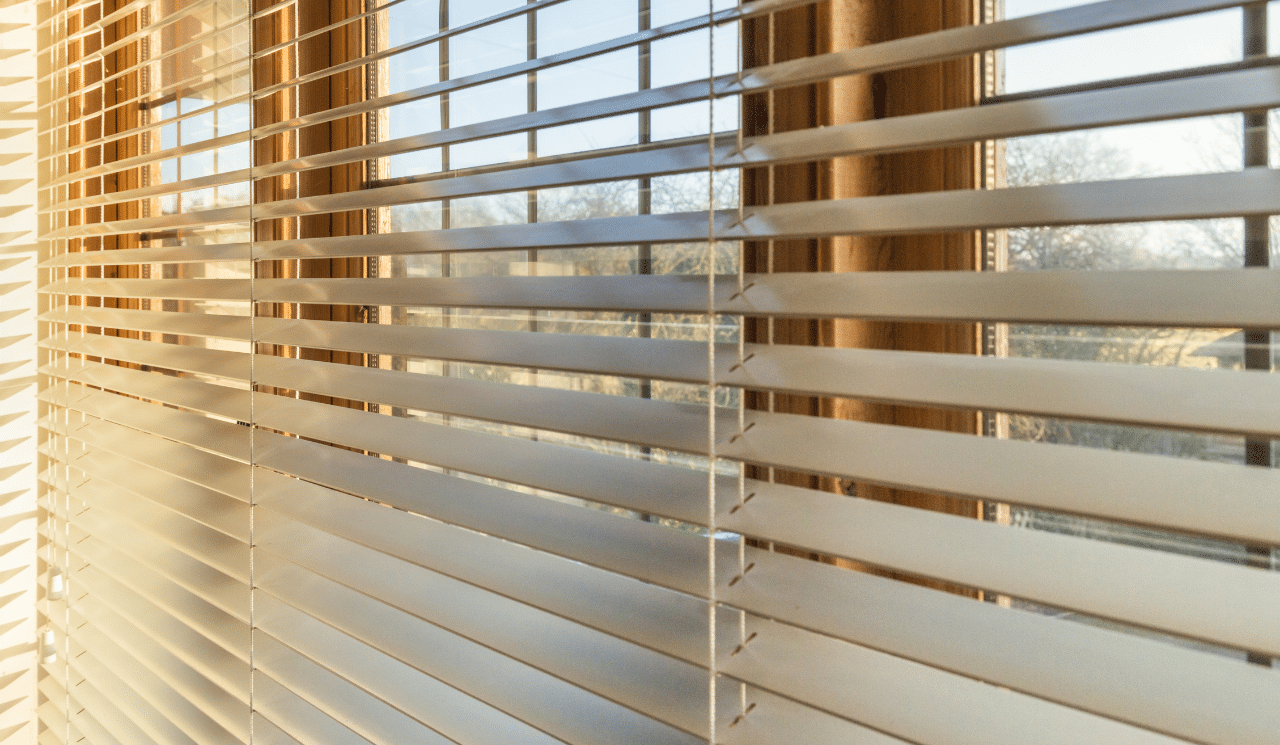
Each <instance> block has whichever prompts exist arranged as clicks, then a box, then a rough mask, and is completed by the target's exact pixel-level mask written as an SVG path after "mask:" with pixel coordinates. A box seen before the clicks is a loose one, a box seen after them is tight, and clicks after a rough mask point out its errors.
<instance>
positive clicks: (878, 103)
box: [743, 0, 981, 517]
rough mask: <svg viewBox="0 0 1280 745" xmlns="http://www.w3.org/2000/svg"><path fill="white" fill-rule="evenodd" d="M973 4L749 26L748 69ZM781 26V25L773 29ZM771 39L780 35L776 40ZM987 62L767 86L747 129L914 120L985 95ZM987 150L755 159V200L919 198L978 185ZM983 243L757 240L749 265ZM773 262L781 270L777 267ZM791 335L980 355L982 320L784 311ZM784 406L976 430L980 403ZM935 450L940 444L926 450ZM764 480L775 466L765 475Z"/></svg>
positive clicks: (783, 338)
mask: <svg viewBox="0 0 1280 745" xmlns="http://www.w3.org/2000/svg"><path fill="white" fill-rule="evenodd" d="M977 19H978V7H977V3H976V2H974V1H973V0H828V2H823V3H818V4H815V5H811V6H806V7H802V8H797V9H794V10H789V11H786V12H783V13H778V14H775V15H774V16H772V17H765V18H760V19H757V20H753V21H750V22H748V23H747V24H746V27H745V32H744V57H745V59H744V65H745V66H748V67H751V66H756V65H762V64H767V63H768V62H769V61H770V60H771V59H772V61H778V62H780V61H784V60H788V59H794V58H799V57H805V56H810V55H815V54H822V53H825V52H830V51H836V50H839V49H846V48H851V47H857V46H862V45H866V44H871V43H875V42H880V41H888V40H891V39H896V38H901V37H905V36H914V35H917V34H922V33H927V32H929V31H935V30H940V29H944V28H950V27H954V26H961V25H968V24H972V23H975V22H976V20H977ZM771 25H772V28H771ZM771 37H772V38H771ZM978 73H979V69H978V63H977V60H976V58H975V59H964V60H958V61H954V62H948V63H941V64H933V65H927V66H922V67H917V68H912V69H907V70H900V71H894V72H890V73H886V74H877V75H862V76H852V77H846V78H842V79H839V80H835V81H830V82H826V83H821V84H815V85H806V86H799V87H795V88H789V89H785V90H780V91H777V92H775V93H773V94H772V95H768V94H760V95H755V96H752V97H750V98H749V99H748V100H747V101H746V102H745V103H744V127H745V128H746V134H748V135H756V134H764V133H767V132H769V131H775V132H783V131H789V130H796V129H806V128H811V127H819V126H825V125H833V124H842V123H846V122H853V121H863V120H868V119H874V118H884V117H892V116H902V115H906V114H915V113H922V112H928V111H937V110H942V109H950V108H958V107H961V106H972V105H976V103H977V102H978V98H979V88H978V86H979V82H980V81H979V74H978ZM980 165H981V161H980V151H979V149H978V147H977V146H965V147H953V148H946V149H938V150H930V151H923V152H912V153H902V154H893V155H882V156H871V157H860V158H836V159H832V160H827V161H821V162H816V163H805V164H798V165H789V166H782V167H777V168H773V169H755V170H752V171H748V172H746V173H745V174H744V178H743V195H744V200H745V202H746V204H748V205H762V204H776V203H785V202H799V201H813V200H827V199H843V198H849V197H859V196H872V195H879V194H907V193H915V192H927V191H940V190H952V189H973V188H978V187H979V185H980V181H979V179H980V176H981V170H980ZM980 248H981V243H980V239H979V236H978V235H977V234H975V233H962V234H947V235H922V236H891V237H890V236H886V237H876V236H870V237H841V238H833V239H820V240H794V241H777V242H775V243H774V245H773V247H772V254H773V255H772V258H770V255H769V254H770V247H769V245H768V244H767V243H764V242H754V243H749V244H748V245H747V246H746V247H745V250H744V261H745V265H746V270H747V271H748V272H766V271H775V272H852V271H919V270H939V269H947V270H961V271H974V270H977V269H979V268H980V266H981V264H980V260H981V254H980ZM770 265H771V266H770ZM747 335H748V340H749V341H755V342H764V341H767V340H768V336H769V334H768V327H767V323H766V321H765V320H764V319H748V323H747ZM773 339H774V341H775V343H779V344H801V345H813V346H833V347H862V348H874V349H899V350H917V351H931V352H954V353H961V354H977V353H978V352H979V351H980V347H979V344H980V337H979V331H978V328H977V327H976V326H974V325H971V324H952V325H944V324H920V323H886V322H870V321H860V320H836V321H816V320H815V321H807V320H790V321H784V320H777V321H775V324H774V333H773ZM768 405H769V404H768V400H767V397H766V396H764V395H763V394H753V395H749V396H748V406H749V407H752V408H767V407H768ZM774 408H775V410H778V411H784V412H791V413H798V414H806V415H811V416H824V417H835V418H842V419H856V420H863V421H872V422H880V423H885V424H898V425H906V426H913V427H925V428H930V429H942V430H951V431H958V432H971V433H976V432H978V431H979V416H978V414H977V413H976V412H963V411H942V410H936V409H919V408H912V407H905V406H888V405H881V404H872V403H867V402H859V401H847V400H831V399H820V398H813V397H804V396H778V397H776V400H775V402H774ZM920 457H921V458H928V457H929V454H928V453H920ZM756 475H757V476H763V474H756ZM776 477H777V480H778V481H780V482H784V483H791V484H796V485H801V486H806V487H809V488H817V489H824V490H833V491H835V490H839V491H846V492H854V491H856V493H857V494H858V495H859V496H863V497H870V498H873V499H879V500H885V501H891V502H897V503H900V504H908V505H912V506H915V507H921V508H926V509H931V510H939V511H943V512H948V513H953V514H957V515H965V516H971V517H976V516H977V515H978V514H979V510H978V506H977V505H975V504H974V503H973V502H971V501H966V500H959V499H952V498H948V497H941V496H937V495H931V494H919V493H914V492H907V491H903V490H899V489H891V488H887V487H882V486H878V485H871V484H856V485H855V484H850V483H838V482H837V481H836V480H835V479H829V478H818V477H813V476H809V475H805V474H788V473H779V474H776Z"/></svg>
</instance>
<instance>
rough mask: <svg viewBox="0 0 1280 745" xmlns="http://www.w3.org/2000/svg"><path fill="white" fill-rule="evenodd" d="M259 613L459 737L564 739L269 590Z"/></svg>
mask: <svg viewBox="0 0 1280 745" xmlns="http://www.w3.org/2000/svg"><path fill="white" fill-rule="evenodd" d="M256 602H257V606H256V608H255V619H256V622H257V624H258V627H259V628H260V629H262V631H263V632H265V633H267V634H271V635H272V636H274V637H275V638H277V639H279V640H281V641H282V642H284V643H285V644H288V645H289V646H291V647H293V648H294V649H296V650H297V651H298V653H300V654H303V655H305V656H307V657H309V658H310V659H312V660H315V661H320V662H322V663H323V664H325V665H326V667H328V668H330V669H332V670H334V671H335V672H336V673H338V674H340V675H342V676H343V677H345V678H347V679H348V680H350V681H352V682H353V683H355V684H357V685H359V686H360V687H361V688H363V689H365V690H366V691H369V692H371V693H372V694H374V695H376V696H377V697H378V698H379V699H381V700H384V701H386V702H388V703H389V704H391V705H392V706H395V707H396V708H398V709H399V710H401V711H404V712H406V713H407V714H409V715H411V716H413V717H414V718H415V719H417V720H418V721H420V722H424V723H427V722H429V723H430V724H431V726H432V727H434V728H435V729H437V730H439V731H440V732H441V733H443V734H445V735H447V736H449V737H451V738H452V741H455V742H471V743H477V745H481V744H484V743H491V744H492V745H498V744H499V743H519V744H521V745H534V744H535V743H541V744H543V745H551V744H552V743H557V742H562V741H561V740H558V739H555V738H553V737H551V736H549V735H547V734H544V733H542V732H539V731H538V730H536V729H533V728H532V727H530V726H528V725H526V724H524V723H522V722H520V721H519V720H517V719H513V718H511V717H509V716H508V715H506V714H504V713H502V712H499V711H498V710H496V709H494V708H493V707H492V706H490V705H488V704H486V703H484V702H483V701H480V700H477V699H475V698H472V697H471V696H468V695H466V694H464V693H463V692H461V691H459V690H458V689H456V688H453V687H452V686H450V685H448V684H447V683H445V682H442V681H440V680H437V679H436V678H433V677H430V676H429V675H425V674H423V673H421V672H419V671H417V670H415V669H414V668H412V667H410V666H409V665H407V664H405V663H403V662H400V661H398V660H396V659H395V658H394V657H392V656H390V655H391V653H390V652H389V651H387V650H385V649H381V648H380V647H378V646H373V647H371V646H369V645H368V644H367V643H365V642H362V641H359V640H357V639H356V638H355V637H352V636H348V635H347V634H345V633H343V632H341V631H339V630H338V629H336V628H334V627H333V626H330V625H329V624H328V623H325V622H322V621H319V620H317V619H316V618H314V617H313V616H310V615H308V614H306V613H304V612H302V611H301V610H298V609H296V608H294V607H293V606H291V605H288V604H287V603H285V602H283V601H280V600H277V599H276V598H275V597H274V596H272V595H269V594H265V593H263V594H260V595H258V596H257V599H256Z"/></svg>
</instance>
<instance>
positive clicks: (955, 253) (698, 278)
mask: <svg viewBox="0 0 1280 745" xmlns="http://www.w3.org/2000/svg"><path fill="white" fill-rule="evenodd" d="M870 5H874V4H859V3H852V2H850V3H845V2H833V3H822V4H810V3H807V2H802V1H801V0H754V1H751V2H742V3H740V4H733V3H724V2H718V3H712V4H711V5H710V6H707V7H703V6H699V5H696V4H691V3H687V2H662V1H661V0H628V1H627V2H597V1H590V2H588V1H584V0H532V1H531V2H528V3H527V4H526V3H520V2H512V1H510V0H508V1H506V2H502V1H499V0H493V1H492V2H460V1H459V0H451V1H450V0H431V1H430V2H423V1H418V0H390V1H387V2H380V3H379V2H369V3H367V4H362V3H356V2H350V1H348V0H332V1H329V0H317V1H316V2H311V1H309V0H285V2H278V3H269V2H266V1H265V0H258V1H257V2H254V3H252V4H250V3H249V2H247V1H246V0H193V1H188V2H178V1H177V0H145V1H141V0H134V1H132V2H125V1H124V0H117V1H116V2H112V1H111V0H103V1H99V0H91V1H88V2H68V1H67V0H51V1H48V2H40V3H38V6H39V8H40V18H41V21H40V26H39V33H40V34H41V38H42V44H41V49H40V50H39V55H40V66H41V76H40V79H39V85H40V87H41V88H40V89H41V100H40V108H41V122H42V127H43V131H42V135H41V137H42V139H41V148H42V150H41V158H40V168H41V199H40V209H41V213H40V219H41V221H42V225H41V231H42V232H41V244H40V245H41V260H42V263H41V267H42V270H41V271H42V278H41V298H42V300H41V307H40V320H41V322H42V331H41V338H40V345H41V349H42V352H41V355H42V357H41V364H42V367H41V369H40V373H41V376H42V378H41V380H42V383H41V400H42V409H41V417H42V418H41V420H40V421H41V424H40V426H41V441H40V452H41V454H42V455H41V458H42V459H41V481H42V487H41V489H42V491H41V497H40V505H41V509H42V513H41V523H40V524H41V528H40V530H41V534H42V540H43V543H42V547H41V557H42V560H43V561H44V562H45V563H46V565H47V566H48V567H57V568H58V569H59V570H60V571H62V572H63V573H64V576H65V582H66V588H67V589H66V597H65V599H54V598H47V599H46V600H44V601H42V606H41V609H40V610H41V616H40V622H41V624H43V628H47V629H49V630H51V631H52V632H54V634H55V638H56V647H57V649H58V650H60V654H58V655H57V656H56V657H55V658H53V659H52V660H51V661H47V662H46V663H45V664H44V666H43V669H42V674H41V677H40V682H39V689H40V691H41V702H42V704H41V709H40V717H41V728H40V741H41V742H42V743H73V742H79V741H81V740H86V741H89V742H95V743H123V744H127V745H134V744H135V743H143V744H150V743H155V744H157V745H168V744H170V743H215V742H217V743H222V742H262V743H303V744H307V745H313V744H314V745H319V744H321V743H323V744H325V745H329V744H330V743H365V742H371V743H378V744H379V745H392V744H397V743H406V742H415V743H416V742H441V743H444V742H456V743H495V744H496V743H503V744H504V745H505V744H507V743H555V742H561V743H574V744H575V745H577V744H581V745H588V744H591V743H599V744H600V745H605V744H606V743H618V742H636V743H639V742H643V743H697V742H708V741H714V742H721V743H737V742H743V743H746V742H751V743H782V742H806V743H809V742H812V743H832V742H841V743H844V742H848V743H896V742H907V743H930V744H932V743H984V744H988V745H989V744H992V743H1008V744H1009V745H1023V744H1024V743H1028V742H1036V743H1064V744H1065V743H1081V742H1106V743H1185V742H1191V743H1223V744H1224V745H1225V744H1227V743H1231V744H1233V745H1234V744H1237V743H1264V742H1270V741H1272V740H1273V738H1274V736H1275V733H1276V732H1277V731H1280V707H1278V706H1276V705H1275V704H1276V702H1277V701H1280V679H1278V678H1277V674H1276V672H1275V671H1273V670H1272V669H1271V668H1270V666H1269V664H1258V663H1260V662H1261V663H1269V660H1270V658H1272V657H1274V656H1277V655H1280V632H1277V629H1280V575H1277V574H1276V573H1275V572H1274V571H1272V569H1271V567H1270V565H1269V564H1268V561H1269V557H1270V556H1271V553H1270V552H1271V550H1272V547H1274V546H1276V545H1277V544H1280V501H1278V500H1277V494H1280V475H1278V474H1277V472H1276V471H1275V470H1273V469H1271V468H1267V467H1262V466H1265V465H1267V464H1268V463H1269V459H1270V456H1269V454H1268V453H1269V450H1268V447H1266V446H1267V445H1269V443H1270V440H1271V438H1274V437H1276V436H1277V435H1280V395H1277V388H1276V382H1275V379H1274V377H1273V376H1272V375H1270V374H1268V372H1263V371H1260V370H1256V369H1250V370H1229V369H1221V370H1213V371H1203V370H1189V369H1183V368H1181V367H1177V366H1157V365H1136V364H1106V363H1103V362H1097V361H1080V360H1076V361H1064V360H1055V359H1030V358H1022V359H1015V358H1009V357H1003V356H1001V355H1000V354H998V352H1000V351H1001V350H1000V342H999V341H998V339H999V337H1000V333H1001V329H1002V328H1004V327H1003V326H1001V324H1014V323H1016V324H1039V325H1045V326H1059V327H1065V326H1080V327H1152V328H1165V327H1177V328H1188V329H1226V330H1231V329H1244V330H1248V333H1247V334H1246V339H1247V340H1249V341H1250V342H1251V343H1252V344H1253V347H1251V349H1253V350H1256V349H1257V348H1258V347H1259V345H1260V344H1263V342H1259V341H1258V338H1259V332H1260V331H1262V332H1265V330H1268V329H1275V328H1280V303H1277V302H1276V298H1277V297H1280V275H1277V274H1276V273H1274V272H1271V271H1267V270H1265V269H1261V268H1259V264H1262V263H1265V262H1263V261H1261V260H1260V259H1259V258H1258V256H1259V252H1258V251H1257V250H1253V253H1252V254H1250V255H1252V256H1254V259H1253V260H1252V262H1251V263H1252V266H1250V267H1249V268H1245V267H1243V266H1241V267H1240V268H1236V269H1227V268H1219V269H1213V270H1192V269H1143V268H1137V269H1126V270H1107V269H1077V270H1060V271H1043V272H1025V271H998V270H999V269H1001V268H1002V267H1001V264H1002V261H1001V259H1000V252H1001V246H1002V241H1003V240H1004V238H1003V237H1002V235H1003V233H1002V231H1004V230H1006V229H1017V228H1026V227H1046V226H1048V227H1052V226H1076V225H1093V224H1122V223H1150V222H1157V221H1159V222H1170V221H1187V220H1198V219H1211V218H1215V219H1216V218H1245V225H1246V228H1248V230H1247V232H1248V235H1249V236H1251V237H1252V238H1251V239H1252V240H1253V241H1254V244H1251V245H1254V248H1255V249H1256V244H1257V242H1258V241H1259V240H1262V241H1263V242H1264V243H1265V240H1266V239H1265V232H1266V229H1265V226H1266V219H1265V218H1266V216H1267V215H1270V214H1272V213H1276V212H1280V175H1277V173H1276V172H1275V171H1273V170H1271V169H1269V168H1268V167H1267V160H1266V158H1265V141H1264V142H1263V145H1262V146H1261V147H1262V148H1263V150H1262V153H1263V155H1261V156H1259V155H1258V150H1257V147H1258V145H1257V143H1256V142H1254V145H1253V147H1254V150H1252V151H1251V152H1252V153H1253V156H1252V157H1251V158H1247V159H1246V160H1247V162H1246V163H1245V165H1246V166H1247V167H1245V168H1243V169H1240V170H1232V171H1224V172H1218V173H1203V174H1194V175H1183V176H1159V177H1145V178H1144V177H1136V178H1124V179H1110V180H1103V181H1095V182H1090V183H1065V184H1044V185H1035V186H1016V187H1007V186H1005V185H1004V183H1003V180H1002V178H1001V175H1000V174H1001V171H1002V155H1001V153H1002V150H1001V147H1000V144H999V143H1000V141H1002V140H1004V139H1006V138H1016V137H1024V136H1030V135H1037V134H1043V133H1053V132H1068V131H1076V130H1092V129H1097V128H1103V127H1110V126H1115V125H1122V124H1133V123H1138V122H1154V121H1165V120H1179V119H1187V118H1192V117H1202V116H1208V115H1217V114H1226V113H1239V112H1247V113H1248V114H1249V117H1251V118H1250V119H1249V121H1251V122H1253V129H1251V130H1250V132H1253V133H1255V134H1256V132H1257V131H1258V130H1259V129H1261V130H1262V131H1263V132H1265V116H1264V117H1261V118H1260V117H1259V115H1258V114H1256V112H1265V111H1266V110H1267V109H1270V108H1274V107H1280V76H1278V75H1277V72H1276V68H1275V67H1274V66H1272V65H1271V59H1270V58H1269V57H1267V56H1266V48H1265V43H1262V45H1261V48H1260V49H1259V48H1258V46H1257V45H1256V44H1255V45H1254V46H1253V47H1250V49H1247V50H1246V52H1247V53H1249V54H1250V55H1251V56H1250V57H1249V58H1247V59H1245V60H1244V61H1242V62H1239V63H1235V64H1228V65H1219V66H1216V67H1212V68H1200V69H1192V70H1186V71H1182V72H1176V71H1175V72H1172V73H1168V74H1161V75H1154V76H1147V77H1138V78H1132V79H1122V80H1114V81H1110V83H1103V84H1097V85H1092V86H1085V89H1081V90H1075V89H1068V90H1047V91H1041V92H1038V93H1037V92H1032V93H1031V94H1026V95H1016V96H1001V95H999V91H998V88H997V86H996V84H995V82H994V78H995V73H996V71H997V69H998V68H997V66H996V63H997V55H996V52H998V51H999V50H1002V49H1005V48H1016V47H1020V46H1023V45H1028V44H1033V43H1036V42H1042V41H1046V40H1050V39H1057V38H1062V37H1073V36H1082V35H1088V34H1094V33H1098V32H1103V31H1107V30H1110V29H1116V28H1122V27H1139V26H1142V25H1144V24H1152V23H1156V22H1160V21H1163V20H1165V19H1170V18H1176V17H1183V16H1193V15H1196V14H1202V13H1208V12H1211V11H1218V10H1222V9H1231V8H1239V7H1240V6H1242V5H1246V3H1242V2H1227V1H1219V0H1162V1H1161V2H1138V1H1137V0H1107V1H1105V2H1100V3H1095V4H1092V5H1083V6H1079V7H1070V8H1065V9H1061V10H1055V11H1051V12H1046V13H1042V14H1038V15H1032V16H1027V17H1021V18H1014V19H1010V20H1000V19H999V18H998V17H996V16H995V14H994V12H993V11H992V9H991V8H986V9H985V10H984V7H983V6H979V4H976V3H962V2H936V3H925V2H920V3H914V4H911V7H912V8H916V10H911V11H909V10H906V8H907V5H904V4H898V5H899V10H898V11H896V12H897V13H898V15H895V11H893V10H892V9H891V6H893V5H894V4H893V3H887V4H882V5H884V6H885V8H890V9H888V10H882V11H881V12H880V13H879V15H877V14H876V12H873V11H869V10H867V9H866V7H864V6H867V7H869V6H870ZM917 6H918V8H917ZM1260 13H1263V15H1265V14H1264V12H1263V11H1261V10H1260V9H1259V7H1257V6H1256V5H1255V6H1250V8H1248V9H1246V12H1245V16H1244V17H1246V18H1252V19H1253V23H1254V26H1253V27H1252V28H1254V29H1255V31H1256V27H1257V22H1258V17H1259V14H1260ZM913 14H914V15H913ZM1263 25H1264V26H1265V18H1264V21H1263ZM931 26H932V27H931ZM886 29H888V30H886ZM903 29H906V30H907V32H902V31H903ZM806 33H807V34H809V36H806V35H805V34H806ZM1063 64H1070V63H1069V61H1065V60H1064V61H1063ZM913 96H914V97H917V98H919V99H922V100H923V102H922V103H921V102H917V101H915V99H913V98H912V97H913ZM978 104H981V105H978ZM1255 140H1256V137H1255ZM904 174H905V175H904ZM895 179H896V180H895ZM886 183H888V184H889V185H888V186H886V185H885V184H886ZM1259 221H1261V222H1259ZM1259 224H1261V225H1262V228H1261V231H1262V233H1261V234H1260V233H1259V229H1258V225H1259ZM1249 226H1252V227H1249ZM1260 235H1262V237H1261V238H1260V237H1259V236H1260ZM877 251H879V252H880V253H877ZM1266 253H1267V252H1266V251H1265V250H1264V251H1262V252H1261V254H1262V255H1263V256H1265V254H1266ZM884 256H891V257H892V258H889V259H884V258H883V257H884ZM885 262H887V263H885ZM907 269H914V270H915V271H905V270H907ZM978 269H987V270H988V271H975V270H978ZM894 270H903V271H894ZM984 332H990V333H989V337H990V339H996V341H994V342H992V341H990V339H988V342H987V343H986V344H984V342H983V339H984ZM1263 336H1265V334H1263ZM886 339H889V341H886ZM984 346H985V347H986V351H987V352H988V354H985V355H984V354H980V352H982V351H983V348H984ZM1257 357H1258V355H1257V354H1253V353H1252V352H1251V355H1250V357H1249V359H1250V360H1253V361H1254V363H1251V364H1249V365H1247V366H1248V367H1255V368H1256V367H1260V365H1259V364H1256V361H1257ZM1267 362H1268V364H1267V365H1266V367H1267V368H1268V370H1269V367H1270V364H1269V359H1268V360H1267ZM1012 415H1033V416H1039V417H1048V418H1059V419H1067V420H1087V421H1092V422H1099V423H1104V424H1108V425H1123V426H1129V427H1143V428H1148V429H1155V430H1162V431H1170V432H1181V431H1190V432H1196V433H1210V434H1213V435H1217V436H1226V437H1235V438H1238V439H1240V440H1241V442H1242V443H1244V446H1245V447H1246V449H1247V450H1248V452H1249V453H1251V454H1252V455H1250V456H1249V458H1248V459H1247V460H1248V462H1243V460H1242V462H1240V463H1228V462H1213V461H1210V460H1205V459H1196V458H1180V457H1173V456H1172V455H1170V454H1167V453H1152V452H1147V453H1140V452H1123V451H1118V450H1114V449H1110V450H1109V449H1105V448H1097V447H1087V446H1080V445H1071V444H1064V443H1046V442H1029V441H1024V440H1019V439H1018V438H1015V437H1011V436H1009V432H1008V428H1007V427H1003V426H1001V424H1000V423H1001V421H1002V417H1008V416H1012ZM1259 443H1263V444H1264V446H1263V447H1259ZM1263 451H1267V453H1264V455H1266V457H1265V458H1261V457H1260V456H1259V455H1258V453H1260V452H1263ZM1264 461H1265V462H1264ZM1010 505H1012V506H1014V507H1016V508H1022V509H1035V510H1042V511H1046V512H1048V513H1052V514H1057V515H1064V516H1069V517H1072V518H1088V519H1091V520H1094V521H1096V522H1098V523H1099V524H1106V525H1114V526H1122V527H1124V526H1128V527H1135V528H1139V529H1141V530H1144V531H1146V533H1144V535H1147V534H1150V535H1159V536H1162V539H1161V540H1163V541H1165V544H1159V543H1157V542H1155V541H1148V542H1142V541H1132V540H1130V541H1127V542H1124V541H1111V540H1098V539H1096V538H1094V537H1091V536H1090V535H1086V534H1079V533H1076V534H1063V533H1053V532H1049V531H1044V530H1032V529H1023V528H1019V527H1016V526H1014V525H1010V524H1006V523H1008V522H1009V521H1007V520H1002V519H1001V518H1000V515H1001V514H1003V513H1002V511H1003V512H1005V513H1007V511H1008V509H1009V507H1008V506H1010ZM984 515H985V516H987V517H989V518H991V519H976V518H979V517H982V516H984ZM993 516H994V517H993ZM1197 541H1200V542H1203V541H1212V542H1214V545H1223V546H1235V547H1240V550H1241V552H1242V556H1243V557H1244V558H1243V559H1240V560H1224V559H1222V558H1221V557H1215V556H1213V555H1207V554H1204V553H1203V552H1202V553H1196V552H1195V551H1188V550H1169V549H1168V548H1167V547H1166V544H1175V545H1177V546H1185V545H1199V544H1197V543H1196V542H1197ZM1264 559H1265V560H1264ZM1064 616H1069V617H1064ZM1082 621H1083V622H1082ZM49 659H50V658H48V657H46V660H49Z"/></svg>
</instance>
